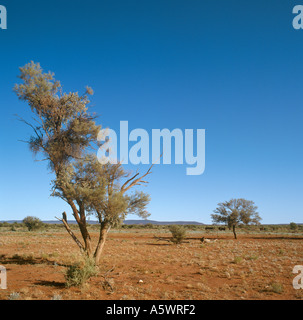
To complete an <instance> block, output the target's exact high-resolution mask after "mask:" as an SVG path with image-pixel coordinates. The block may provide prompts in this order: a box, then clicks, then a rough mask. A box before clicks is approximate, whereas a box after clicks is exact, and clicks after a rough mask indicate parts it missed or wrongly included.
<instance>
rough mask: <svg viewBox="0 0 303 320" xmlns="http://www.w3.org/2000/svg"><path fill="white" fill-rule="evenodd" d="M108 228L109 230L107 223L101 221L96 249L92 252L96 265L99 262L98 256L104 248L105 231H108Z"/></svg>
mask: <svg viewBox="0 0 303 320" xmlns="http://www.w3.org/2000/svg"><path fill="white" fill-rule="evenodd" d="M109 230H110V226H109V225H108V224H105V223H101V229H100V235H99V240H98V245H97V248H96V251H95V254H94V257H95V263H96V265H98V264H99V262H100V258H101V255H102V251H103V248H104V245H105V241H106V237H107V233H108V231H109Z"/></svg>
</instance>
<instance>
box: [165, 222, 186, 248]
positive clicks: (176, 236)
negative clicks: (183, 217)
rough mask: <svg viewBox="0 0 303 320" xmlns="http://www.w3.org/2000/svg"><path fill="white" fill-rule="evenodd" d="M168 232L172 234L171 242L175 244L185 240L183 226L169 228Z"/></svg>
mask: <svg viewBox="0 0 303 320" xmlns="http://www.w3.org/2000/svg"><path fill="white" fill-rule="evenodd" d="M168 229H169V231H170V232H171V234H172V237H173V239H172V242H173V243H175V244H179V243H181V242H182V241H183V240H184V239H185V235H186V229H185V228H184V227H183V226H179V225H172V226H169V228H168Z"/></svg>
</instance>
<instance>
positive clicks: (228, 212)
mask: <svg viewBox="0 0 303 320" xmlns="http://www.w3.org/2000/svg"><path fill="white" fill-rule="evenodd" d="M214 213H215V214H212V215H211V217H212V220H213V222H214V223H224V224H226V225H227V226H228V227H229V228H230V229H232V230H233V233H234V237H235V239H237V234H236V227H237V226H238V225H239V224H240V223H241V222H242V223H243V224H245V225H248V224H259V221H260V220H261V218H260V216H259V214H258V212H257V207H256V206H255V204H254V202H253V201H249V200H245V199H231V200H229V201H225V202H222V203H218V207H217V208H216V209H215V210H214Z"/></svg>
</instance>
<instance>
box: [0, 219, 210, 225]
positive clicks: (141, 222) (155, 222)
mask: <svg viewBox="0 0 303 320" xmlns="http://www.w3.org/2000/svg"><path fill="white" fill-rule="evenodd" d="M1 222H8V223H14V222H18V223H21V222H22V220H8V221H1ZM43 222H44V223H48V224H59V223H60V222H59V221H58V220H46V221H43ZM68 223H69V224H75V223H76V221H74V220H68ZM88 223H89V224H97V223H98V222H97V221H95V220H91V221H88ZM147 223H151V224H155V225H170V224H179V225H204V223H200V222H196V221H155V220H125V221H124V224H127V225H130V224H138V225H142V224H147Z"/></svg>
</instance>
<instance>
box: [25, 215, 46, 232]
mask: <svg viewBox="0 0 303 320" xmlns="http://www.w3.org/2000/svg"><path fill="white" fill-rule="evenodd" d="M23 223H24V225H25V226H26V227H27V229H28V231H32V230H37V229H40V228H41V227H42V225H43V222H42V221H41V220H40V219H39V218H37V217H32V216H27V217H26V218H24V219H23Z"/></svg>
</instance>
